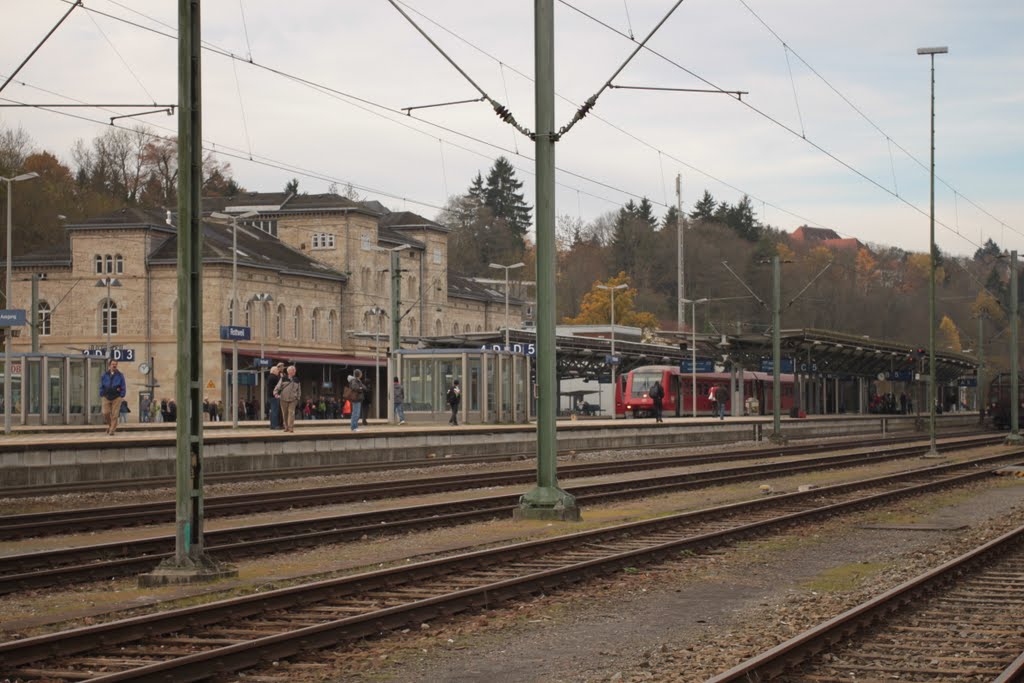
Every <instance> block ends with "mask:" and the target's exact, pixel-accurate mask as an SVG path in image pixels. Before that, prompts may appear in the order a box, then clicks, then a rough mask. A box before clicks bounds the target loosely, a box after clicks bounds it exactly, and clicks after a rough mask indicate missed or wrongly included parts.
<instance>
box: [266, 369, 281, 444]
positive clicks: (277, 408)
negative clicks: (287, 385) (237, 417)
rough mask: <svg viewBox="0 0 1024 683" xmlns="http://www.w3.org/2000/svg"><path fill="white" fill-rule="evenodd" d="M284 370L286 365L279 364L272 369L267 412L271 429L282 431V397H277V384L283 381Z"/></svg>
mask: <svg viewBox="0 0 1024 683" xmlns="http://www.w3.org/2000/svg"><path fill="white" fill-rule="evenodd" d="M282 370H284V363H278V364H277V365H275V366H273V367H271V368H270V378H269V379H268V380H267V394H268V396H267V402H268V403H269V405H268V407H267V412H268V413H269V414H270V428H271V429H281V428H282V425H281V397H280V396H278V395H277V383H278V382H280V381H281V371H282Z"/></svg>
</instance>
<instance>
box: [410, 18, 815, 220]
mask: <svg viewBox="0 0 1024 683" xmlns="http://www.w3.org/2000/svg"><path fill="white" fill-rule="evenodd" d="M399 1H401V0H399ZM559 1H560V2H563V4H565V5H566V6H567V7H569V8H571V9H574V10H576V11H578V12H580V13H581V14H584V16H587V17H588V18H590V19H592V20H593V21H595V22H597V23H599V24H601V25H602V26H606V27H607V28H611V27H608V26H607V25H606V24H604V23H603V22H601V21H600V20H599V19H596V18H594V17H591V16H590V15H588V14H586V13H585V12H582V11H581V10H578V9H577V8H575V7H573V6H572V5H569V4H568V3H565V2H564V1H563V0H559ZM402 4H403V5H404V6H405V7H406V8H407V9H408V10H409V11H410V12H413V13H415V14H417V15H418V16H420V17H422V18H423V19H424V20H426V21H428V22H430V23H431V24H433V25H434V26H436V27H438V28H439V29H441V30H442V31H444V32H445V33H448V34H449V35H451V36H452V37H453V38H455V39H456V40H458V41H460V42H462V43H464V44H465V45H468V46H469V47H471V48H472V49H474V50H476V51H477V52H479V53H480V54H482V55H484V56H485V57H487V58H488V59H491V60H493V61H494V62H496V63H502V61H501V59H499V58H498V57H496V56H494V55H492V54H491V53H489V52H488V51H487V50H485V49H483V48H482V47H480V46H479V45H477V44H475V43H473V42H472V41H469V40H467V39H466V38H464V37H463V36H461V35H459V34H458V33H456V32H454V31H452V30H451V29H450V28H448V27H446V26H445V25H443V24H441V23H439V22H437V21H436V20H434V19H433V18H431V17H430V16H429V15H426V14H424V13H423V12H421V11H420V10H417V9H416V8H414V7H412V6H411V5H409V4H408V3H405V2H403V3H402ZM612 30H614V29H612ZM623 37H625V36H623ZM677 66H678V68H681V69H683V70H684V71H687V73H691V74H692V75H693V76H694V77H695V78H699V79H701V80H703V81H704V82H705V83H707V84H708V85H709V86H713V85H714V84H712V83H711V82H710V81H707V80H705V79H703V78H701V77H700V76H698V75H697V74H696V73H693V72H691V71H689V70H688V69H686V67H683V66H679V65H677ZM505 67H506V68H507V69H509V70H510V71H512V72H513V73H514V74H516V75H517V76H519V77H520V78H523V79H525V80H527V81H529V82H531V83H532V82H533V78H532V77H531V76H529V75H528V74H525V73H523V72H522V71H520V70H518V69H516V68H515V67H512V66H510V65H508V64H505ZM616 87H621V86H616ZM714 92H721V93H723V94H731V92H730V91H727V90H722V89H721V88H717V87H716V88H715V90H714ZM555 96H556V97H558V98H559V99H560V100H562V101H563V102H567V103H568V104H571V105H572V106H574V107H578V106H579V103H578V102H575V101H574V100H572V99H570V98H568V97H564V96H563V95H560V94H558V93H557V92H556V93H555ZM591 116H592V117H593V118H594V119H596V120H598V121H600V122H602V123H604V124H605V125H606V126H608V127H610V128H612V129H613V130H615V131H617V132H619V133H621V134H623V135H625V136H626V137H628V138H629V139H631V140H633V141H634V142H636V143H638V144H640V145H642V146H644V147H647V148H648V149H650V150H652V151H654V152H658V153H660V154H664V155H665V156H666V157H667V158H669V159H671V160H673V161H675V162H676V163H678V164H681V165H682V166H683V167H685V168H687V169H689V170H691V171H693V172H695V173H698V174H700V175H701V176H703V177H705V178H707V179H708V180H711V181H713V182H715V183H718V184H719V185H721V186H722V187H726V188H728V189H730V190H732V191H734V192H737V193H739V194H746V195H749V196H750V197H752V198H754V199H757V200H758V201H760V202H762V204H767V205H768V206H771V207H772V208H773V209H775V210H776V211H778V212H780V213H783V214H786V215H787V216H791V217H793V218H796V219H797V220H800V221H803V222H804V223H806V224H808V225H814V226H818V227H824V225H825V224H824V223H822V222H820V221H816V220H814V219H811V218H808V217H806V216H803V215H801V214H799V213H795V212H794V211H792V210H790V209H786V208H784V207H782V206H779V205H777V204H774V203H772V202H768V201H767V200H765V199H763V198H761V197H758V196H757V195H755V194H753V193H751V192H747V191H746V190H743V189H741V188H739V187H737V186H736V185H733V184H732V183H729V182H728V181H726V180H723V179H721V178H719V177H717V176H715V175H714V174H712V173H710V172H709V171H706V170H704V169H702V168H699V167H697V166H694V165H693V164H691V163H689V162H687V161H684V160H683V159H681V158H679V157H677V156H675V155H673V154H671V153H669V152H666V151H664V150H662V149H661V148H659V147H658V146H656V145H654V144H653V143H651V142H648V141H646V140H644V139H643V138H641V137H639V136H637V135H635V134H634V133H631V132H629V131H628V130H626V129H624V128H622V127H621V126H619V125H617V124H615V123H613V122H612V121H610V120H609V119H607V118H605V117H603V116H601V115H599V114H595V113H591ZM558 170H559V172H565V170H564V169H562V168H559V169H558ZM633 196H634V197H637V196H638V195H633ZM656 203H660V202H656ZM663 206H666V207H667V205H665V204H663Z"/></svg>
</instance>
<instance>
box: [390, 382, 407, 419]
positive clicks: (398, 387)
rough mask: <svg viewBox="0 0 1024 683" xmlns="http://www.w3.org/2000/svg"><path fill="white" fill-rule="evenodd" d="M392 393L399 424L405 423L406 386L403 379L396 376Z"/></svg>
mask: <svg viewBox="0 0 1024 683" xmlns="http://www.w3.org/2000/svg"><path fill="white" fill-rule="evenodd" d="M391 395H392V397H394V400H395V419H396V420H398V424H400V425H404V424H405V387H403V386H402V382H401V380H399V379H398V378H397V377H396V378H395V386H394V387H393V388H392V390H391Z"/></svg>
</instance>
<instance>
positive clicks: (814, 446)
mask: <svg viewBox="0 0 1024 683" xmlns="http://www.w3.org/2000/svg"><path fill="white" fill-rule="evenodd" d="M991 433H992V432H991V431H988V432H986V431H984V430H966V431H955V432H948V433H942V434H940V436H941V437H942V438H944V439H946V438H961V437H969V436H976V435H981V434H991ZM920 438H921V435H920V434H918V435H911V436H909V437H908V436H897V437H891V436H889V437H873V438H867V437H863V438H857V437H855V438H853V439H848V440H842V441H831V442H826V443H823V442H820V441H817V442H809V443H808V441H810V440H803V441H804V442H803V443H801V444H799V445H794V446H789V447H783V449H792V452H796V453H813V452H817V451H823V450H835V449H836V448H839V447H840V445H841V444H843V443H848V444H851V447H854V446H876V445H882V444H887V443H901V442H905V441H909V440H915V439H920ZM733 443H735V442H734V441H732V440H718V441H708V442H703V443H702V444H701V445H702V446H727V445H729V444H733ZM680 445H681V444H680V443H679V439H672V440H667V441H655V442H648V441H644V442H643V443H642V444H638V447H643V448H645V449H655V450H660V449H668V448H679V447H680ZM604 450H607V449H606V448H601V447H594V448H575V449H563V450H560V451H558V455H559V456H560V457H561V456H567V455H570V454H572V453H587V452H596V451H604ZM774 450H775V449H768V451H769V452H772V451H774ZM765 451H766V449H765V448H763V447H762V448H748V449H742V450H738V451H735V453H737V454H740V453H747V454H749V456H750V457H752V456H754V455H756V454H758V453H763V452H765ZM535 456H536V454H535V453H534V452H533V451H529V452H527V451H510V452H507V453H497V454H493V453H492V454H488V455H474V456H455V457H444V458H433V459H425V460H405V461H399V462H380V463H338V464H334V465H316V466H311V467H285V468H277V469H261V470H242V471H232V472H207V473H205V474H204V476H203V479H204V481H205V482H206V484H207V485H213V484H232V483H238V482H250V481H273V480H280V479H300V478H303V477H333V476H343V475H346V474H357V473H361V472H389V471H396V470H407V469H413V468H419V469H423V468H433V467H441V466H444V465H476V464H487V463H492V462H509V461H519V460H532V459H534V457H535ZM174 486H175V483H174V477H146V478H139V479H117V480H112V481H88V482H76V483H67V484H47V485H42V486H9V487H5V488H4V490H3V493H2V496H3V498H31V497H46V496H57V495H65V494H69V493H94V492H103V491H137V490H153V489H162V488H170V489H173V488H174Z"/></svg>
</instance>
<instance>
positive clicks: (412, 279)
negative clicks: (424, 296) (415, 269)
mask: <svg viewBox="0 0 1024 683" xmlns="http://www.w3.org/2000/svg"><path fill="white" fill-rule="evenodd" d="M409 298H410V299H415V298H416V276H415V275H410V276H409Z"/></svg>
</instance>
